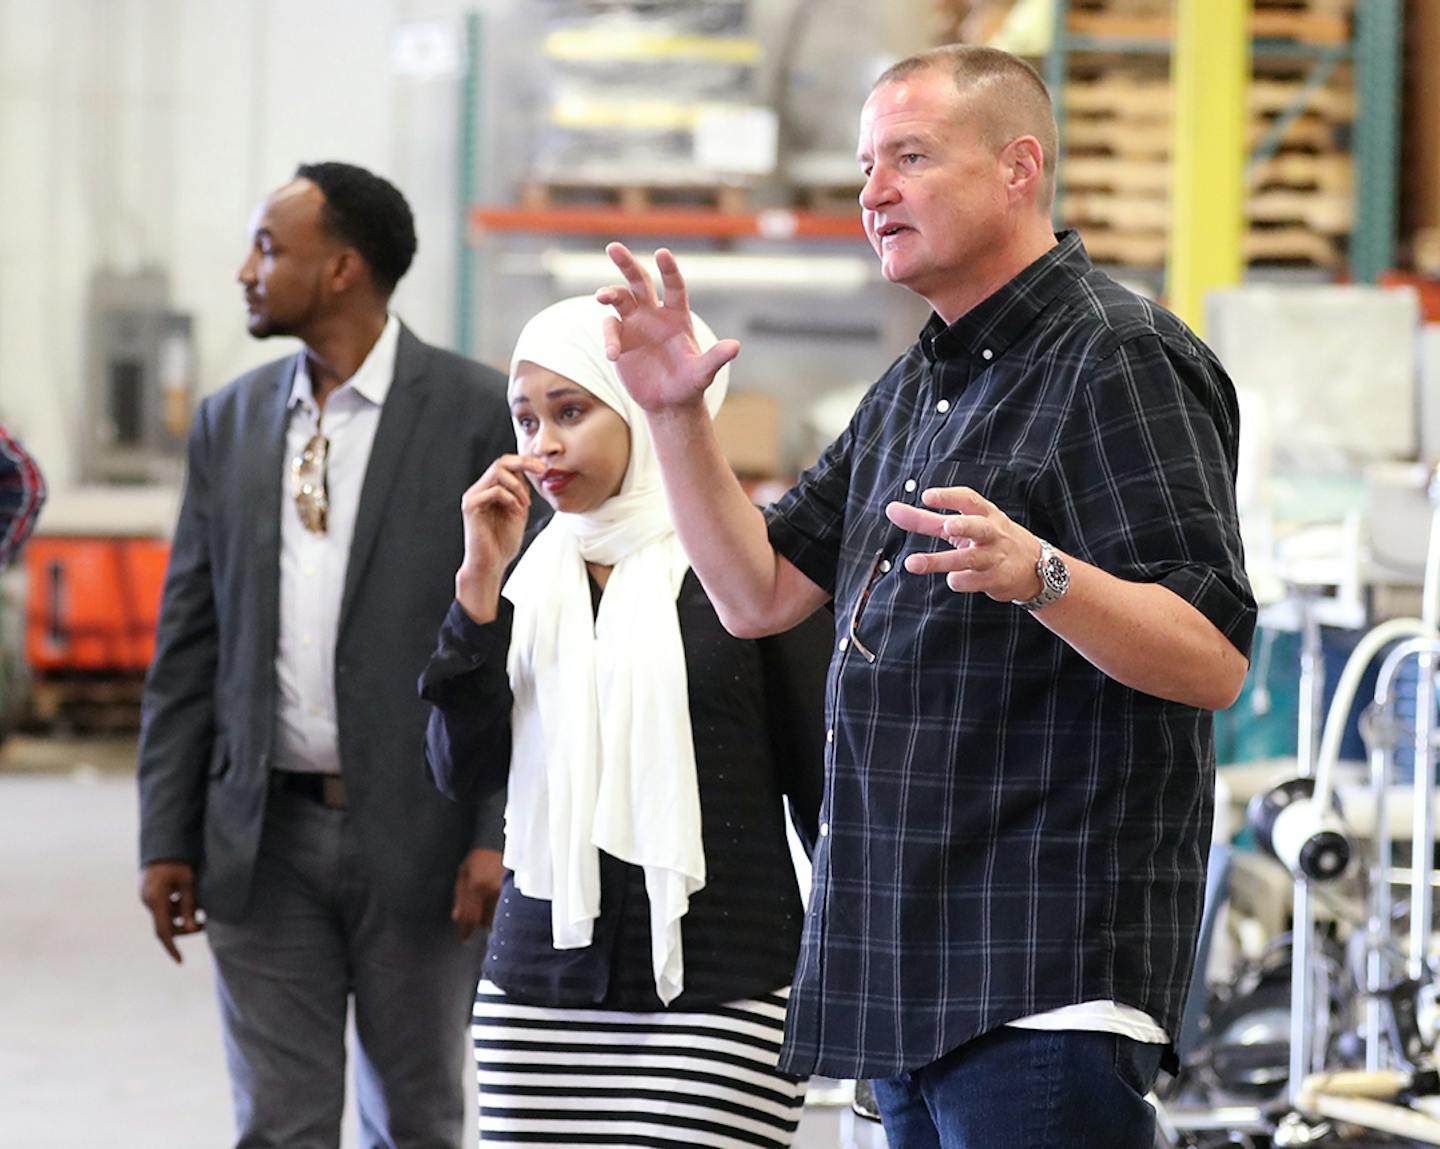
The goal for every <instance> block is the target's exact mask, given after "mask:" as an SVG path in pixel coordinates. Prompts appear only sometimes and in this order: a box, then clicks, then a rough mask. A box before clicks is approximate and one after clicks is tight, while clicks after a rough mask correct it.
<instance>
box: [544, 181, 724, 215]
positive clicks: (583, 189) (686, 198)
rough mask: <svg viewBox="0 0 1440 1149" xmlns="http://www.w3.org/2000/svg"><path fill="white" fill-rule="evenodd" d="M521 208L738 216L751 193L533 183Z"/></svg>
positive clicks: (712, 187) (694, 186) (697, 186)
mask: <svg viewBox="0 0 1440 1149" xmlns="http://www.w3.org/2000/svg"><path fill="white" fill-rule="evenodd" d="M520 204H521V206H522V207H524V208H526V209H527V210H531V211H543V210H547V209H552V208H557V207H574V206H590V207H593V206H595V205H597V204H600V205H605V206H610V207H619V208H620V210H621V211H628V212H637V213H638V212H646V211H653V210H655V209H658V208H670V207H679V206H685V207H704V208H712V209H714V210H715V211H718V212H721V213H723V214H726V215H739V214H743V213H745V212H748V211H749V210H750V189H749V188H748V187H744V186H740V185H737V184H705V183H673V184H663V183H624V184H610V183H592V182H589V181H585V180H574V181H566V180H532V181H530V182H529V183H527V184H525V185H524V187H523V189H522V190H521V193H520Z"/></svg>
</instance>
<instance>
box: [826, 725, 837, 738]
mask: <svg viewBox="0 0 1440 1149" xmlns="http://www.w3.org/2000/svg"><path fill="white" fill-rule="evenodd" d="M825 741H826V742H834V741H835V727H833V726H832V727H830V729H829V730H827V731H825Z"/></svg>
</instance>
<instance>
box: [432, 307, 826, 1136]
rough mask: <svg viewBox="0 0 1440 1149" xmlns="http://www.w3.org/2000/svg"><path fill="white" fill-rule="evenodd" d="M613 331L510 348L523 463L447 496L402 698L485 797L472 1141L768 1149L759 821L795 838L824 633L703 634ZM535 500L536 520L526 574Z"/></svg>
mask: <svg viewBox="0 0 1440 1149" xmlns="http://www.w3.org/2000/svg"><path fill="white" fill-rule="evenodd" d="M608 314H610V311H609V309H608V308H606V307H603V306H602V305H600V304H598V303H596V302H595V301H594V300H593V299H591V298H577V299H568V300H565V301H563V302H561V303H558V304H555V305H554V306H552V307H549V308H547V309H546V310H544V311H542V312H541V313H540V314H539V315H537V316H535V318H534V319H532V320H531V321H530V322H529V323H528V324H527V325H526V327H525V329H524V331H523V332H522V333H521V335H520V339H519V341H518V343H517V344H516V347H515V353H514V357H513V367H512V371H511V375H510V385H509V400H510V408H511V413H512V416H513V419H514V422H515V432H516V439H517V442H518V451H517V453H516V454H514V455H507V456H505V457H503V458H501V459H499V460H497V461H496V463H495V464H494V465H493V466H491V467H490V469H489V470H488V471H486V473H485V474H484V475H483V476H482V477H481V479H480V480H479V481H478V482H477V483H476V484H475V485H474V486H473V487H472V488H471V489H470V490H469V491H468V492H467V493H466V495H465V498H464V501H463V504H462V513H463V516H464V521H465V539H466V556H465V561H464V564H463V565H462V567H461V569H460V571H459V572H458V573H457V576H456V603H455V605H454V606H453V607H452V608H451V611H450V614H449V616H448V617H447V619H446V621H445V625H444V627H443V628H442V631H441V635H440V643H439V649H438V650H437V652H436V655H435V658H434V659H433V660H432V662H431V664H430V667H429V668H428V669H427V671H426V674H425V676H424V678H423V679H422V683H421V686H422V693H423V694H424V696H425V697H426V698H427V699H429V700H430V701H431V702H432V703H433V704H434V706H435V710H434V712H433V713H432V716H431V721H430V728H429V733H428V747H427V750H428V756H429V761H430V764H431V770H432V773H433V774H434V776H435V779H436V783H437V785H438V786H439V787H440V789H441V790H442V791H444V792H445V793H447V794H448V795H450V796H451V797H454V798H458V799H465V800H470V799H476V798H479V797H483V796H485V795H486V794H490V793H493V792H495V791H497V790H499V789H500V788H502V787H504V786H506V785H507V784H508V797H507V801H506V811H505V839H506V844H505V866H506V869H507V871H508V873H507V877H506V881H505V885H504V889H503V892H502V896H501V900H500V904H499V908H498V911H497V914H496V918H495V924H494V927H493V929H492V932H491V936H490V944H489V949H488V951H487V954H486V959H485V976H484V980H483V981H482V983H481V986H480V990H479V993H478V995H477V998H476V1006H475V1027H474V1033H475V1044H476V1057H477V1063H478V1065H479V1077H480V1087H481V1098H480V1131H481V1140H482V1141H484V1140H487V1139H494V1140H517V1139H518V1140H524V1141H525V1142H526V1143H528V1144H531V1145H536V1144H539V1145H555V1146H561V1145H566V1146H569V1145H575V1144H582V1143H587V1142H596V1143H604V1144H608V1145H620V1144H625V1145H630V1144H633V1145H655V1144H685V1145H690V1144H703V1145H706V1146H715V1147H728V1146H735V1147H736V1149H739V1147H740V1146H754V1145H775V1146H786V1145H789V1144H790V1143H791V1140H792V1138H793V1135H794V1130H795V1127H796V1125H797V1124H798V1120H799V1115H800V1103H801V1100H802V1097H803V1089H804V1086H803V1083H802V1082H799V1081H796V1080H795V1079H794V1078H791V1077H787V1076H785V1075H783V1074H781V1073H780V1072H779V1071H778V1070H777V1069H776V1066H775V1062H776V1055H777V1053H778V1051H779V1048H780V1038H781V1031H782V1027H783V1022H784V1016H785V1003H786V999H787V997H788V994H789V985H790V979H791V976H792V974H793V969H794V961H795V955H796V952H797V950H798V946H799V937H800V924H801V916H802V910H801V902H800V897H799V893H798V890H797V889H796V883H795V877H794V870H793V867H792V865H791V860H790V855H789V850H788V846H787V843H786V837H785V830H784V823H783V814H782V806H781V795H782V793H785V794H788V795H789V796H790V798H791V807H792V811H793V812H794V813H795V815H796V823H797V827H798V828H800V830H801V833H802V836H809V833H808V832H807V828H813V825H814V820H815V817H816V812H817V808H818V804H819V793H820V770H821V763H822V760H823V745H822V737H823V735H822V729H823V715H822V709H821V707H822V701H823V698H822V696H823V689H824V674H825V667H826V663H827V662H828V658H829V645H830V627H829V626H827V625H825V623H824V622H822V621H819V620H817V621H816V622H815V623H814V624H812V625H810V626H808V627H805V628H801V629H798V630H796V631H794V632H791V634H789V635H785V636H780V637H779V638H777V639H769V640H764V641H762V642H758V643H757V642H751V641H746V640H741V639H736V638H733V637H731V636H730V635H729V634H727V633H726V632H725V630H724V628H723V627H722V626H721V625H720V622H719V620H718V618H716V616H715V611H714V609H713V608H712V607H711V605H710V603H709V600H708V599H707V598H706V597H705V593H704V591H703V589H702V588H701V586H700V583H699V580H698V579H697V578H696V577H695V575H694V574H693V573H691V572H690V566H689V561H688V560H687V558H686V556H685V552H684V550H683V549H682V548H681V546H680V543H679V541H678V539H677V538H676V536H675V529H674V525H673V523H672V521H671V519H670V514H669V510H668V507H667V505H666V502H665V495H664V490H663V488H662V486H661V482H660V472H659V466H658V463H657V461H656V459H655V453H654V449H653V447H652V445H651V442H650V438H649V435H648V432H647V430H646V425H645V420H644V417H643V415H642V413H641V412H640V410H639V408H638V407H637V406H636V405H635V403H634V401H633V400H632V399H631V398H630V396H629V395H628V394H627V393H626V391H625V389H624V387H623V386H622V385H621V384H620V381H619V379H618V378H617V376H616V374H615V372H614V369H613V368H612V366H611V365H610V363H609V361H608V360H607V359H606V356H605V347H604V336H603V322H604V319H605V317H606V316H607V315H608ZM695 327H696V330H695V337H696V340H697V342H698V343H699V345H700V346H701V348H702V349H703V348H705V347H708V346H710V345H713V343H714V342H715V339H714V336H713V335H712V334H711V333H710V331H709V329H708V328H707V327H706V326H705V325H704V323H703V322H701V321H700V320H699V319H698V318H697V319H696V320H695ZM727 370H728V369H727ZM724 375H725V372H722V373H721V376H719V377H717V379H716V382H715V384H713V385H712V386H711V387H710V389H709V392H708V397H707V401H708V402H709V403H710V404H711V409H712V413H713V410H714V409H715V408H716V407H718V406H719V403H720V401H721V399H722V397H723V395H724V391H725V383H726V380H725V377H724ZM535 492H538V493H539V495H540V496H541V498H542V499H543V500H544V501H545V502H546V503H548V504H549V505H550V507H551V508H553V510H554V512H555V513H554V515H553V516H552V517H551V518H550V519H549V522H548V524H546V525H545V526H544V527H543V529H541V530H540V531H539V532H538V533H537V534H534V535H533V537H532V538H531V540H530V542H529V545H528V547H525V546H524V545H523V543H524V536H525V532H526V525H527V521H528V520H529V518H530V517H531V511H532V504H533V494H534V493H535ZM522 550H523V554H522ZM517 556H520V557H519V561H518V562H516V561H515V560H516V557H517ZM512 563H513V567H511V564H512ZM507 568H511V569H510V570H509V574H508V577H507V576H506V570H507ZM812 840H813V839H812Z"/></svg>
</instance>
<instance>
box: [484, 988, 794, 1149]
mask: <svg viewBox="0 0 1440 1149" xmlns="http://www.w3.org/2000/svg"><path fill="white" fill-rule="evenodd" d="M789 996H790V990H789V988H788V987H787V988H786V989H783V990H780V991H779V992H777V993H771V994H765V995H764V996H762V997H759V998H756V999H753V1000H750V1001H740V1002H734V1003H732V1004H731V1005H726V1006H717V1007H716V1008H714V1009H711V1010H709V1011H707V1012H704V1013H668V1012H667V1013H631V1012H624V1011H620V1010H607V1009H558V1008H550V1007H547V1006H528V1005H519V1004H516V1003H514V1002H511V1001H509V1000H508V999H507V998H506V997H505V995H504V993H503V992H501V990H500V989H498V988H497V987H496V986H495V985H493V984H492V983H491V982H489V981H482V982H481V983H480V990H479V993H478V994H477V995H476V998H475V1012H474V1025H473V1027H472V1033H473V1035H474V1038H475V1064H476V1066H477V1069H478V1076H479V1082H480V1140H481V1142H501V1141H509V1142H513V1143H523V1144H526V1145H551V1146H574V1145H611V1146H644V1147H646V1149H652V1147H653V1149H682V1147H683V1149H693V1147H695V1146H703V1147H705V1149H748V1147H750V1146H757V1145H758V1146H765V1147H769V1146H776V1147H778V1149H784V1147H785V1146H788V1145H789V1144H790V1143H791V1141H792V1140H793V1139H794V1137H795V1129H796V1127H797V1126H798V1125H799V1123H800V1107H801V1104H802V1102H803V1101H804V1099H805V1083H804V1081H803V1080H800V1081H797V1080H796V1079H795V1078H793V1077H790V1076H789V1075H787V1074H783V1073H781V1072H780V1071H779V1070H778V1069H776V1068H775V1061H776V1058H777V1057H778V1055H779V1052H780V1042H781V1035H782V1032H783V1030H784V1026H785V1003H786V1001H787V1000H788V999H789Z"/></svg>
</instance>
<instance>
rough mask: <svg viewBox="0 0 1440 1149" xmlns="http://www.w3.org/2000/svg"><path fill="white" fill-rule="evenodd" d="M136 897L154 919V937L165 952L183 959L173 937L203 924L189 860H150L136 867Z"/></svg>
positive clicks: (178, 960)
mask: <svg viewBox="0 0 1440 1149" xmlns="http://www.w3.org/2000/svg"><path fill="white" fill-rule="evenodd" d="M140 900H141V901H142V902H144V903H145V908H146V909H148V910H149V911H150V917H151V918H152V919H154V923H155V937H156V938H157V939H158V940H159V942H160V944H161V945H162V946H164V947H165V952H166V953H168V954H169V955H170V957H171V958H172V959H173V960H174V961H176V962H183V961H184V960H185V959H184V958H182V957H181V956H180V950H179V948H178V947H177V946H176V945H175V939H176V938H177V937H180V936H182V935H184V934H198V933H199V932H200V931H201V930H203V929H204V928H205V924H204V922H203V921H201V919H200V917H199V914H198V913H197V909H196V905H195V867H194V866H192V865H191V864H190V863H189V862H151V863H150V864H149V865H148V866H146V867H145V868H144V869H143V870H141V871H140Z"/></svg>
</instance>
